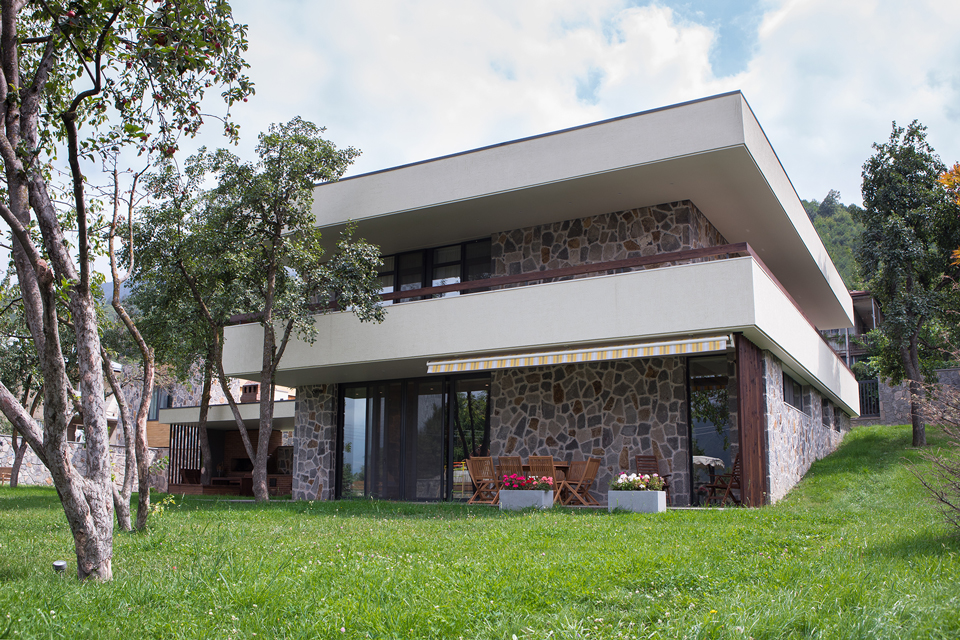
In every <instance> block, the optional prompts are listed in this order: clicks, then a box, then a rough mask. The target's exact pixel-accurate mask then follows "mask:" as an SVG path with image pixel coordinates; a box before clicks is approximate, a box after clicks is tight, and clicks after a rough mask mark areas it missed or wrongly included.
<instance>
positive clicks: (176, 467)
mask: <svg viewBox="0 0 960 640" xmlns="http://www.w3.org/2000/svg"><path fill="white" fill-rule="evenodd" d="M295 407H296V401H295V400H286V401H278V402H276V403H275V404H274V419H273V431H272V433H271V434H270V446H269V458H268V459H267V487H268V489H269V492H270V495H271V496H282V495H290V493H291V490H292V473H293V447H292V446H291V443H290V437H291V435H292V432H293V419H294V413H295ZM239 408H240V415H241V417H242V418H243V421H244V426H245V427H246V428H247V433H248V435H249V437H250V440H251V442H253V445H254V447H256V442H257V439H258V437H259V433H260V432H259V419H260V403H259V402H246V403H242V404H240V405H239ZM199 418H200V408H199V407H178V408H175V409H161V410H160V420H161V421H164V422H167V423H169V424H170V464H169V466H168V467H167V477H168V483H169V493H175V494H186V495H234V496H252V495H253V479H252V471H253V462H252V461H251V460H250V458H249V456H248V455H247V452H246V449H245V447H244V445H243V441H242V439H241V436H240V430H239V429H238V428H237V423H236V420H235V419H234V417H233V413H232V412H231V410H230V407H229V406H228V405H214V406H211V407H210V411H209V415H208V417H207V436H208V438H209V440H210V453H211V458H212V459H211V460H209V461H206V460H202V456H201V453H200V427H199ZM206 464H209V465H210V470H211V474H210V475H211V477H210V482H209V483H208V484H201V481H200V479H201V469H202V467H203V465H206Z"/></svg>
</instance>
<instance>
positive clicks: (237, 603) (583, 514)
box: [0, 427, 960, 639]
mask: <svg viewBox="0 0 960 640" xmlns="http://www.w3.org/2000/svg"><path fill="white" fill-rule="evenodd" d="M931 432H932V433H931V436H932V437H931V439H932V441H933V442H934V445H936V443H937V438H936V432H935V431H934V430H931ZM909 444H910V431H909V428H906V427H893V428H891V427H869V428H860V429H857V430H856V431H854V432H853V433H852V434H850V435H849V436H848V438H847V440H846V442H845V443H844V445H843V447H842V448H841V449H840V451H838V452H837V453H836V454H834V455H833V456H830V457H829V458H827V459H825V460H823V461H821V462H819V463H817V464H816V465H815V466H814V468H813V469H812V470H811V472H810V473H809V474H808V476H807V478H806V479H804V481H803V482H802V483H801V484H800V485H799V486H798V487H797V489H796V490H794V491H793V492H792V493H791V494H790V495H789V496H788V498H787V499H785V500H783V501H782V502H781V503H779V504H777V505H776V506H773V507H766V508H763V509H754V510H748V509H725V510H719V509H714V510H707V511H671V512H668V513H666V514H660V515H652V516H642V515H631V514H614V515H609V514H607V513H605V512H594V511H576V510H567V509H554V510H552V511H548V512H533V513H529V512H527V513H509V514H508V513H504V514H501V513H500V512H498V511H496V510H494V509H490V508H489V507H467V506H465V505H459V504H439V505H411V504H398V503H385V502H363V501H358V502H351V501H344V502H339V503H289V502H287V503H275V504H269V505H266V506H257V505H254V504H249V503H236V502H226V501H220V502H217V501H211V500H202V499H189V498H188V499H179V498H178V499H177V500H176V503H175V505H173V506H170V507H168V508H167V509H166V510H165V511H164V513H162V514H161V515H160V516H159V517H155V518H154V519H153V520H152V522H151V526H150V529H149V530H148V531H147V532H145V533H140V534H132V535H131V534H120V533H118V534H117V535H116V537H115V550H114V574H115V580H114V581H113V582H112V583H109V584H81V583H79V582H77V581H76V580H75V579H74V578H73V577H71V576H68V577H66V578H63V577H58V576H57V575H55V574H54V573H53V571H52V569H51V563H52V562H53V561H54V560H56V559H66V560H68V561H69V562H70V567H71V569H70V570H71V571H73V570H75V559H74V556H73V551H72V541H71V539H70V535H69V531H68V528H67V525H66V522H65V520H64V517H63V514H62V512H61V511H60V508H59V504H58V502H57V499H56V495H55V493H53V492H52V491H50V490H47V489H36V488H19V489H16V490H10V489H2V490H0V638H2V637H14V638H20V637H24V638H132V637H136V638H264V637H267V638H366V637H370V638H458V637H462V638H505V639H510V638H512V637H513V636H514V635H515V636H516V637H517V638H547V637H550V638H751V637H752V638H757V639H759V638H957V637H960V587H958V578H960V555H958V551H960V540H958V539H957V538H956V537H952V536H951V533H950V531H949V530H948V529H947V528H946V526H945V525H944V524H943V523H942V521H941V520H940V518H939V516H938V514H937V513H936V511H935V510H934V508H933V505H932V503H931V501H930V500H929V499H928V498H927V496H926V495H925V494H924V492H923V490H922V489H921V487H920V486H919V483H918V482H917V480H916V478H915V477H914V475H913V474H912V472H911V470H910V467H911V465H917V464H920V465H922V464H925V463H924V462H923V461H922V460H921V459H920V457H919V455H918V452H917V451H915V450H911V449H910V448H909ZM7 616H9V617H7ZM5 628H6V630H5ZM4 630H5V633H4Z"/></svg>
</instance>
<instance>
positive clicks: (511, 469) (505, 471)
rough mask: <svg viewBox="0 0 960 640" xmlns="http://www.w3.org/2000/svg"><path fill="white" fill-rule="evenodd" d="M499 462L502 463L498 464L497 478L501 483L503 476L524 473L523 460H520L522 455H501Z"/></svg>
mask: <svg viewBox="0 0 960 640" xmlns="http://www.w3.org/2000/svg"><path fill="white" fill-rule="evenodd" d="M497 462H499V463H500V464H498V465H497V479H498V480H499V481H500V484H501V485H502V484H503V476H509V475H513V474H517V475H518V476H522V475H523V462H522V461H521V460H520V456H500V457H499V458H497Z"/></svg>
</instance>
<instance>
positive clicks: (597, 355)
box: [427, 336, 733, 373]
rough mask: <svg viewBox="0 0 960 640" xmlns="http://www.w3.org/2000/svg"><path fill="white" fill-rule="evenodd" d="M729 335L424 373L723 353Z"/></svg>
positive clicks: (461, 363) (437, 367) (493, 359)
mask: <svg viewBox="0 0 960 640" xmlns="http://www.w3.org/2000/svg"><path fill="white" fill-rule="evenodd" d="M732 343H733V338H732V337H731V336H711V337H707V338H690V339H688V340H672V341H670V342H647V343H643V344H626V345H617V346H613V347H591V348H587V349H572V350H569V351H547V352H541V353H524V354H516V355H502V356H489V357H485V358H469V359H460V360H437V361H435V362H428V363H427V373H457V372H460V371H487V370H490V369H519V368H523V367H541V366H545V365H554V364H576V363H579V362H599V361H601V360H624V359H627V358H650V357H656V356H674V355H685V354H691V353H710V352H711V351H726V349H727V347H728V346H729V345H732Z"/></svg>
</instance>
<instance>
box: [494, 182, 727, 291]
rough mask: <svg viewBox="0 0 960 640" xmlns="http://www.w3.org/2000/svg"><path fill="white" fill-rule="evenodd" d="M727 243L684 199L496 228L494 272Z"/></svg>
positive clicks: (510, 272)
mask: <svg viewBox="0 0 960 640" xmlns="http://www.w3.org/2000/svg"><path fill="white" fill-rule="evenodd" d="M722 244H727V241H726V240H725V239H724V238H723V236H722V235H720V232H718V231H717V230H716V228H714V226H713V225H712V224H711V223H710V221H709V220H707V218H706V216H704V215H703V214H702V213H701V212H700V210H699V209H697V208H696V206H694V204H693V203H692V202H690V201H688V200H685V201H682V202H673V203H668V204H661V205H657V206H653V207H642V208H639V209H629V210H627V211H617V212H614V213H605V214H601V215H596V216H589V217H586V218H579V219H576V220H566V221H564V222H555V223H552V224H545V225H541V226H537V227H527V228H524V229H514V230H511V231H504V232H502V233H495V234H493V236H492V246H491V256H492V260H493V265H492V270H493V276H494V277H497V276H505V275H516V274H520V273H529V272H532V271H543V270H546V269H559V268H562V267H570V266H575V265H580V264H587V263H596V262H607V261H610V260H623V259H626V258H635V257H641V256H651V255H656V254H659V253H667V252H672V251H683V250H685V249H698V248H702V247H713V246H717V245H722ZM696 261H699V259H698V260H696ZM641 268H643V267H641ZM584 277H588V276H584Z"/></svg>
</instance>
